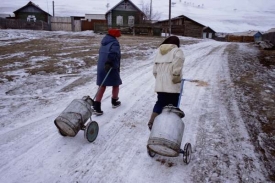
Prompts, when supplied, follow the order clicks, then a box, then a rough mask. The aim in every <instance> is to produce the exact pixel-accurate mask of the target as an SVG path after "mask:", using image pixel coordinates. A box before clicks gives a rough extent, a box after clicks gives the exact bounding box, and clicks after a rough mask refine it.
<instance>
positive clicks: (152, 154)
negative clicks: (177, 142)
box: [147, 148, 156, 158]
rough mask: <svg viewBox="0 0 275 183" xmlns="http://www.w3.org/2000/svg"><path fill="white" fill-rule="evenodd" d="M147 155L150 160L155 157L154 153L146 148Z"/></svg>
mask: <svg viewBox="0 0 275 183" xmlns="http://www.w3.org/2000/svg"><path fill="white" fill-rule="evenodd" d="M147 153H148V155H149V156H150V157H151V158H153V157H155V156H156V153H154V152H153V151H150V150H149V149H148V148H147Z"/></svg>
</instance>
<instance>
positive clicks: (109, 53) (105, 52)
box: [96, 34, 122, 86]
mask: <svg viewBox="0 0 275 183" xmlns="http://www.w3.org/2000/svg"><path fill="white" fill-rule="evenodd" d="M120 57H121V54H120V45H119V42H118V40H117V39H116V38H115V37H113V36H110V35H108V34H107V35H106V36H105V37H104V38H103V39H102V41H101V46H100V49H99V57H98V62H97V81H96V84H97V85H101V84H102V82H103V80H104V78H105V76H106V75H107V72H106V71H105V69H104V66H105V63H106V62H111V64H112V70H111V72H110V74H109V76H108V77H107V79H106V80H105V82H104V84H103V86H118V85H121V84H122V81H121V79H120Z"/></svg>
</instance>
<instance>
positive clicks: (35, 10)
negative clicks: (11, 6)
mask: <svg viewBox="0 0 275 183" xmlns="http://www.w3.org/2000/svg"><path fill="white" fill-rule="evenodd" d="M13 13H14V15H15V19H21V20H27V21H28V22H37V21H39V20H41V21H44V22H47V23H50V22H49V21H50V17H51V15H50V14H49V13H47V12H45V11H44V10H42V9H41V8H40V7H39V6H38V5H36V4H34V3H33V2H31V1H30V2H29V3H28V4H27V5H25V6H23V7H22V8H19V9H18V10H16V11H14V12H13Z"/></svg>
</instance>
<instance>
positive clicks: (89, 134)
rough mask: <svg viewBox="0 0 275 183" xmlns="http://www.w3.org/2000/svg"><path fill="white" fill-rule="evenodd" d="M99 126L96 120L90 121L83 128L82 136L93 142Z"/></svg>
mask: <svg viewBox="0 0 275 183" xmlns="http://www.w3.org/2000/svg"><path fill="white" fill-rule="evenodd" d="M98 131H99V127H98V124H97V122H96V121H90V122H89V123H88V124H87V125H86V128H85V130H84V138H86V139H87V140H88V141H89V142H93V141H94V140H95V139H96V137H97V135H98Z"/></svg>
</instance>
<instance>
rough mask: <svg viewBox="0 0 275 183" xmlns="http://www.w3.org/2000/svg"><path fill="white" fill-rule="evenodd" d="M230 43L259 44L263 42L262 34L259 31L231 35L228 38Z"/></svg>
mask: <svg viewBox="0 0 275 183" xmlns="http://www.w3.org/2000/svg"><path fill="white" fill-rule="evenodd" d="M226 40H227V41H228V42H245V43H248V42H257V41H261V40H262V33H261V32H259V31H251V30H250V31H246V32H236V33H231V34H228V35H227V36H226Z"/></svg>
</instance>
